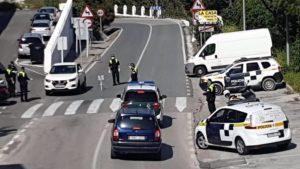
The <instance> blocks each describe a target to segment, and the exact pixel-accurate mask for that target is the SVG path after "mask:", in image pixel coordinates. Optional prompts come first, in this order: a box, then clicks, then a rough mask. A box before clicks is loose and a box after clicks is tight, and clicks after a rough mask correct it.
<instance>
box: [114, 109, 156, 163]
mask: <svg viewBox="0 0 300 169" xmlns="http://www.w3.org/2000/svg"><path fill="white" fill-rule="evenodd" d="M108 122H110V123H114V125H113V128H112V135H111V158H112V159H115V158H117V157H118V156H119V155H120V154H153V157H154V158H155V159H156V160H160V158H161V142H162V139H161V130H160V128H159V125H158V122H157V119H156V117H155V112H154V110H153V109H149V108H128V107H126V108H121V109H120V110H119V111H118V113H117V115H116V118H115V119H110V120H108Z"/></svg>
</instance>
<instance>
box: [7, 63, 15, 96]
mask: <svg viewBox="0 0 300 169" xmlns="http://www.w3.org/2000/svg"><path fill="white" fill-rule="evenodd" d="M5 79H6V82H7V87H8V92H9V97H15V96H16V94H15V83H16V82H15V81H14V78H13V69H12V66H11V65H8V66H7V69H6V70H5Z"/></svg>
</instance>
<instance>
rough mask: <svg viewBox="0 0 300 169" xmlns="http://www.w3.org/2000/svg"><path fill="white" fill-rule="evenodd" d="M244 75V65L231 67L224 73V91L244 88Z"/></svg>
mask: <svg viewBox="0 0 300 169" xmlns="http://www.w3.org/2000/svg"><path fill="white" fill-rule="evenodd" d="M246 74H247V73H244V64H242V63H241V64H238V65H236V66H233V67H232V68H231V69H229V70H228V71H227V72H226V76H225V77H224V78H225V79H224V81H225V88H226V89H236V88H241V87H244V86H245V75H246Z"/></svg>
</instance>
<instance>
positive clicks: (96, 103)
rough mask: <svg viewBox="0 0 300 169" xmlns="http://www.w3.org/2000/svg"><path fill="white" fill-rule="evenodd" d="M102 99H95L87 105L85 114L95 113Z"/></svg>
mask: <svg viewBox="0 0 300 169" xmlns="http://www.w3.org/2000/svg"><path fill="white" fill-rule="evenodd" d="M103 101H104V99H96V100H94V101H93V102H92V103H91V105H90V106H89V108H88V110H87V112H86V113H87V114H94V113H97V111H98V109H99V107H100V106H101V104H102V103H103Z"/></svg>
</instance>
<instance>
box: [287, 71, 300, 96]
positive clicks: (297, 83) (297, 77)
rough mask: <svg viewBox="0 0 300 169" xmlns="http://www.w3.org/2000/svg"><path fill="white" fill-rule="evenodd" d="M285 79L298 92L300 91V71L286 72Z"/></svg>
mask: <svg viewBox="0 0 300 169" xmlns="http://www.w3.org/2000/svg"><path fill="white" fill-rule="evenodd" d="M284 79H285V81H286V82H287V83H288V84H289V85H290V86H291V87H292V88H293V89H294V90H295V91H296V92H300V73H296V72H291V71H288V72H285V73H284Z"/></svg>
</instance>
